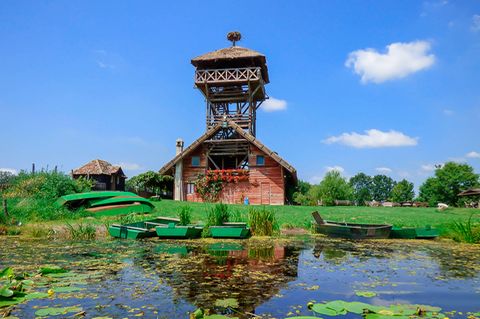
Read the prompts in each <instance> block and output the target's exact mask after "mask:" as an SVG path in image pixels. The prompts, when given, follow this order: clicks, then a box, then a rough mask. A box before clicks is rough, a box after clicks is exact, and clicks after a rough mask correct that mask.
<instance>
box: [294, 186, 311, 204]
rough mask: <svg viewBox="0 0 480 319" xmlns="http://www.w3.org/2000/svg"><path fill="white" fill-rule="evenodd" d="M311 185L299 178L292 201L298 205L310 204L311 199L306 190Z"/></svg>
mask: <svg viewBox="0 0 480 319" xmlns="http://www.w3.org/2000/svg"><path fill="white" fill-rule="evenodd" d="M311 187H312V185H311V184H310V183H308V182H305V181H302V180H299V181H298V185H297V186H295V192H294V193H293V196H292V199H293V201H294V202H295V203H296V204H298V205H304V206H306V205H312V204H313V203H312V199H311V198H310V197H309V196H308V191H309V190H310V188H311Z"/></svg>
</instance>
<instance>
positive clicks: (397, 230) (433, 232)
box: [390, 225, 440, 239]
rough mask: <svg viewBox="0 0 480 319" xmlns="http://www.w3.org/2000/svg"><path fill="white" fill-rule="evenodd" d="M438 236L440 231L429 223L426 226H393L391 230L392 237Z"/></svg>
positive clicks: (419, 237)
mask: <svg viewBox="0 0 480 319" xmlns="http://www.w3.org/2000/svg"><path fill="white" fill-rule="evenodd" d="M438 236H440V231H439V230H438V229H435V228H432V227H431V226H428V225H427V226H425V227H393V228H392V231H391V232H390V238H402V239H435V238H437V237H438Z"/></svg>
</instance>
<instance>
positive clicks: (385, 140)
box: [323, 129, 418, 148]
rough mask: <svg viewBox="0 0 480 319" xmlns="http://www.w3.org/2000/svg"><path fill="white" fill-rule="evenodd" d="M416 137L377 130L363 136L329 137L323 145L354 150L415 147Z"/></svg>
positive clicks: (371, 130)
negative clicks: (335, 145)
mask: <svg viewBox="0 0 480 319" xmlns="http://www.w3.org/2000/svg"><path fill="white" fill-rule="evenodd" d="M417 141H418V137H410V136H407V135H405V134H403V133H402V132H397V131H394V130H390V131H388V132H383V131H380V130H377V129H370V130H366V131H365V134H359V133H356V132H352V133H343V134H341V135H339V136H330V137H329V138H327V139H325V140H324V141H323V142H324V143H325V144H334V143H339V144H343V145H347V146H352V147H355V148H378V147H400V146H414V145H417V143H418V142H417Z"/></svg>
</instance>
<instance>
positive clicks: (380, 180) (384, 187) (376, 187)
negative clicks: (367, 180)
mask: <svg viewBox="0 0 480 319" xmlns="http://www.w3.org/2000/svg"><path fill="white" fill-rule="evenodd" d="M372 182H373V188H372V197H373V199H374V200H376V201H379V202H381V201H386V200H390V199H391V198H392V190H393V187H394V186H395V181H394V180H393V179H391V178H390V177H388V176H386V175H375V176H373V178H372Z"/></svg>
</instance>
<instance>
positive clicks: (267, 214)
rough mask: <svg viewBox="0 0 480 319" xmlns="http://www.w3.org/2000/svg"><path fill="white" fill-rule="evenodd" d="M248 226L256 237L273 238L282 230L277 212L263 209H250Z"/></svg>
mask: <svg viewBox="0 0 480 319" xmlns="http://www.w3.org/2000/svg"><path fill="white" fill-rule="evenodd" d="M248 224H249V225H250V230H251V232H252V234H253V235H254V236H272V235H274V234H276V233H278V231H279V230H280V227H279V226H278V222H277V218H276V215H275V211H273V210H271V209H267V208H266V207H265V206H263V207H262V208H253V207H252V208H250V210H249V211H248Z"/></svg>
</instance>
